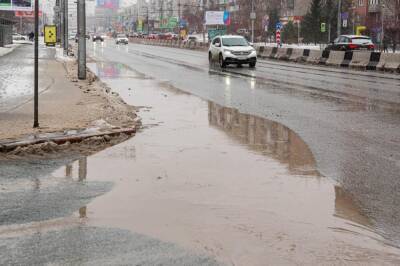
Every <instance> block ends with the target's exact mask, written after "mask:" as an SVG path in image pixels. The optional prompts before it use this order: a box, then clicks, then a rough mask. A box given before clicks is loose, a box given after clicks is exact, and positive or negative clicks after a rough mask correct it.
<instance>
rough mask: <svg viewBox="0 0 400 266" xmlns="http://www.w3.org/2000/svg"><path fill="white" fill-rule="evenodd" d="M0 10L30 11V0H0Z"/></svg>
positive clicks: (31, 4) (31, 5) (31, 8)
mask: <svg viewBox="0 0 400 266" xmlns="http://www.w3.org/2000/svg"><path fill="white" fill-rule="evenodd" d="M0 10H7V11H32V10H33V2H32V0H0Z"/></svg>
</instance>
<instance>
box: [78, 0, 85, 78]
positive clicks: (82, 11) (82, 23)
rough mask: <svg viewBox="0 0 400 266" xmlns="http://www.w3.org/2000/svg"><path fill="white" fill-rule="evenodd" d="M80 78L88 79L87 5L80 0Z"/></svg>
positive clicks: (83, 0)
mask: <svg viewBox="0 0 400 266" xmlns="http://www.w3.org/2000/svg"><path fill="white" fill-rule="evenodd" d="M78 78H79V79H86V6H85V0H78Z"/></svg>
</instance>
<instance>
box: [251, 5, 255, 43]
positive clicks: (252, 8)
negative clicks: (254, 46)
mask: <svg viewBox="0 0 400 266" xmlns="http://www.w3.org/2000/svg"><path fill="white" fill-rule="evenodd" d="M250 19H251V42H252V43H254V21H255V20H256V12H254V0H251V13H250Z"/></svg>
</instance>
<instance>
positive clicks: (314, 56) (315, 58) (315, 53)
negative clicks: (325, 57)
mask: <svg viewBox="0 0 400 266" xmlns="http://www.w3.org/2000/svg"><path fill="white" fill-rule="evenodd" d="M321 57H322V51H320V50H309V54H308V57H307V58H306V59H305V61H306V62H307V63H312V64H319V61H320V59H321Z"/></svg>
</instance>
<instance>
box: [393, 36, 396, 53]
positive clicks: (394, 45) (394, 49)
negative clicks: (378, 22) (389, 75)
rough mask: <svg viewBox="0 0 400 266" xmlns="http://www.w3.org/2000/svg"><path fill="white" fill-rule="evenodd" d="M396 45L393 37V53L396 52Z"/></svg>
mask: <svg viewBox="0 0 400 266" xmlns="http://www.w3.org/2000/svg"><path fill="white" fill-rule="evenodd" d="M396 46H397V42H396V40H395V39H393V44H392V49H393V53H395V52H396Z"/></svg>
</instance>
